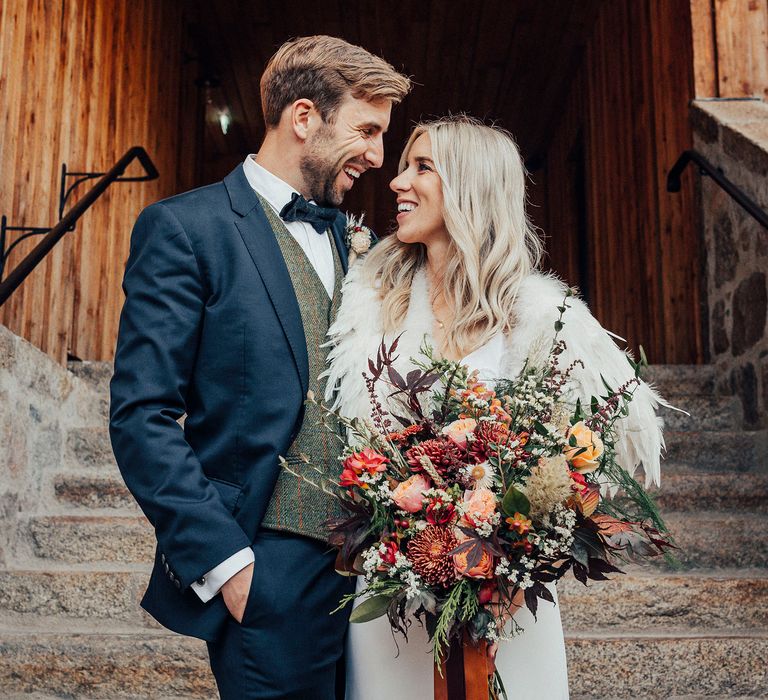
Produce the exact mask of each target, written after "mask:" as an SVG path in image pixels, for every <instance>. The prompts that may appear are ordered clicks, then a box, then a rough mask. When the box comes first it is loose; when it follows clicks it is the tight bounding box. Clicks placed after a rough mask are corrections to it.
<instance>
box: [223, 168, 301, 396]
mask: <svg viewBox="0 0 768 700" xmlns="http://www.w3.org/2000/svg"><path fill="white" fill-rule="evenodd" d="M224 185H225V186H226V188H227V191H228V193H229V198H230V201H231V203H232V209H233V210H234V211H235V212H236V213H237V214H239V216H240V217H241V218H238V219H235V226H237V228H238V230H239V231H240V235H241V236H242V238H243V242H244V243H245V247H246V248H247V249H248V253H249V255H250V256H251V259H252V260H253V263H254V265H256V269H257V270H258V272H259V275H260V276H261V279H262V281H263V282H264V286H265V287H266V289H267V293H268V294H269V299H270V301H271V302H272V306H273V307H274V309H275V313H276V314H277V317H278V319H279V320H280V324H281V325H282V327H283V332H284V333H285V337H286V339H287V340H288V344H289V345H290V348H291V353H292V354H293V359H294V362H295V363H296V368H297V369H298V372H299V378H300V381H301V388H302V394H304V395H305V394H306V393H307V391H308V389H309V359H308V357H307V341H306V339H305V337H304V326H303V325H302V323H301V312H300V311H299V303H298V301H296V294H295V292H294V291H293V284H292V283H291V277H290V275H289V273H288V267H287V266H286V264H285V260H284V259H283V254H282V252H281V251H280V246H279V245H278V244H277V241H276V240H275V235H274V233H273V232H272V227H271V226H270V225H269V222H268V221H267V217H266V216H265V214H264V210H263V209H262V208H261V204H260V203H259V200H258V197H256V194H255V192H254V191H253V189H251V186H250V185H249V184H248V180H247V179H246V177H245V173H244V172H243V166H242V165H239V166H238V167H237V168H235V170H233V171H232V172H231V173H230V174H229V175H227V177H226V178H224Z"/></svg>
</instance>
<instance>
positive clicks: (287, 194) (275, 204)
mask: <svg viewBox="0 0 768 700" xmlns="http://www.w3.org/2000/svg"><path fill="white" fill-rule="evenodd" d="M243 171H244V172H245V178H246V180H248V184H249V185H250V186H251V187H252V188H253V189H254V190H256V192H258V193H259V194H260V195H261V196H262V197H264V199H266V200H267V202H269V204H270V206H271V207H272V208H273V209H274V210H275V211H276V212H277V213H278V214H279V213H280V211H281V210H282V208H283V207H284V206H285V205H286V204H288V202H290V201H291V195H292V194H293V193H294V192H297V190H295V189H294V188H293V187H291V186H290V185H289V184H288V183H287V182H285V181H283V180H281V179H280V178H279V177H277V175H273V174H272V173H271V172H269V170H267V169H266V168H263V167H262V166H261V165H259V164H258V163H257V162H256V154H255V153H251V154H250V155H249V156H248V157H247V158H246V159H245V162H244V163H243Z"/></svg>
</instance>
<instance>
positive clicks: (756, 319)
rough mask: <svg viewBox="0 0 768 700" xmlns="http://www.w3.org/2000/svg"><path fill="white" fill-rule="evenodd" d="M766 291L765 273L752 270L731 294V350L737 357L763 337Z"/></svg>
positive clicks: (767, 294) (766, 305)
mask: <svg viewBox="0 0 768 700" xmlns="http://www.w3.org/2000/svg"><path fill="white" fill-rule="evenodd" d="M766 311H768V292H767V291H766V286H765V273H764V272H753V273H752V274H751V275H750V276H749V277H747V278H746V279H743V280H742V281H741V282H740V283H739V286H738V287H737V288H736V292H735V293H734V295H733V323H732V329H731V352H732V353H733V356H734V357H738V356H739V355H742V354H743V353H744V352H746V351H747V350H748V349H749V348H751V347H752V346H753V345H754V344H755V343H757V342H758V341H759V340H761V339H763V338H764V334H765V323H766Z"/></svg>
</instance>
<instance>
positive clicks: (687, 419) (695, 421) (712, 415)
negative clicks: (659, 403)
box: [659, 396, 741, 432]
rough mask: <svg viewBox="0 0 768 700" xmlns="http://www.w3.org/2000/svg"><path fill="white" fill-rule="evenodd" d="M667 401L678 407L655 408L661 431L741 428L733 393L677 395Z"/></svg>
mask: <svg viewBox="0 0 768 700" xmlns="http://www.w3.org/2000/svg"><path fill="white" fill-rule="evenodd" d="M670 403H672V405H673V406H675V408H679V409H681V410H680V411H676V410H674V409H671V408H663V407H662V408H661V409H660V410H659V415H660V416H661V417H662V418H663V419H664V429H665V431H667V430H669V431H679V432H681V431H691V430H693V431H703V430H718V431H719V430H729V431H733V430H739V429H740V428H741V403H740V402H739V400H738V399H737V398H735V397H733V396H730V397H715V396H681V397H678V398H677V399H676V400H671V401H670ZM682 411H685V412H686V413H687V414H689V415H686V413H683V412H682Z"/></svg>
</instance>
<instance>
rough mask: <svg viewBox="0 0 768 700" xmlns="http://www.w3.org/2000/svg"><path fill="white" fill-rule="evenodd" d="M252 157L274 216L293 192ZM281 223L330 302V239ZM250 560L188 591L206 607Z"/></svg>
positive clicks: (251, 179) (233, 560) (255, 180)
mask: <svg viewBox="0 0 768 700" xmlns="http://www.w3.org/2000/svg"><path fill="white" fill-rule="evenodd" d="M255 159H256V156H255V155H254V154H251V155H249V156H248V157H247V158H246V159H245V162H244V163H243V171H244V172H245V177H246V179H247V180H248V184H249V185H250V186H251V187H252V188H253V189H254V190H255V191H256V192H258V193H259V194H260V195H261V196H262V197H263V198H264V199H265V200H267V203H268V204H269V205H270V206H271V207H272V208H273V209H274V210H275V213H277V214H278V215H279V214H280V211H281V210H282V208H283V207H284V206H285V205H286V204H288V202H290V201H291V195H292V194H293V193H294V192H296V190H295V189H293V187H291V186H290V185H289V184H288V183H287V182H283V181H282V180H281V179H280V178H279V177H277V176H275V175H273V174H272V173H271V172H269V170H266V169H265V168H262V167H261V166H260V165H259V164H258V163H257V162H256V160H255ZM283 223H285V227H286V229H288V232H289V233H290V234H291V235H292V236H293V237H294V239H296V242H297V243H298V244H299V245H300V246H301V249H302V250H303V251H304V254H305V255H306V256H307V259H308V260H309V262H310V263H312V267H314V268H315V272H317V276H318V277H319V278H320V281H321V282H322V283H323V286H324V287H325V291H326V292H327V293H328V297H329V298H333V284H334V269H333V250H332V248H331V241H330V238H329V237H328V236H327V235H325V234H323V235H320V234H318V233H317V231H316V230H315V229H314V227H313V226H312V225H311V224H308V223H306V222H305V221H291V222H283ZM253 561H254V556H253V551H252V550H251V549H250V547H245V548H244V549H241V550H240V551H239V552H235V553H234V554H233V555H232V556H231V557H229V558H228V559H225V560H224V561H223V562H221V564H219V565H218V566H216V567H214V568H213V569H211V570H210V571H209V572H208V573H207V574H205V576H203V578H201V579H200V581H196V582H195V583H193V584H192V590H193V591H194V592H195V593H197V595H198V596H199V597H200V600H202V601H203V602H204V603H207V602H208V601H209V600H210V599H211V598H213V597H214V596H215V595H216V594H217V593H218V592H219V591H220V590H221V587H222V586H223V585H224V584H225V583H226V582H227V581H229V579H230V578H232V577H233V576H234V575H235V574H236V573H237V572H238V571H241V570H242V569H244V568H245V567H246V566H248V565H249V564H251V563H253Z"/></svg>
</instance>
